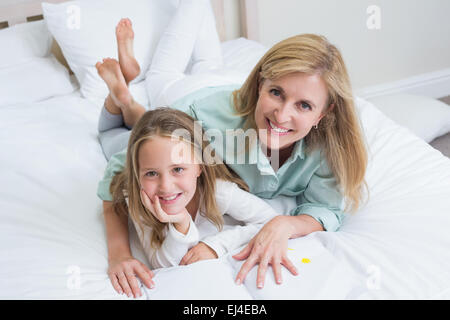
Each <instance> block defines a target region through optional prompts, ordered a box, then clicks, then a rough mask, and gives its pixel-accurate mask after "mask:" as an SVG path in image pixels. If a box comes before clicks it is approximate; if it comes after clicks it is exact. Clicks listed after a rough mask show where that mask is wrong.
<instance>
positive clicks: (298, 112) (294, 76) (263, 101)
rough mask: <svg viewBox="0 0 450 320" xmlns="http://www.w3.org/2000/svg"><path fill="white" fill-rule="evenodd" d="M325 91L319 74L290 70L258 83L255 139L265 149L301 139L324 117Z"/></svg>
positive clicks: (279, 146) (326, 97) (285, 146)
mask: <svg viewBox="0 0 450 320" xmlns="http://www.w3.org/2000/svg"><path fill="white" fill-rule="evenodd" d="M327 100H328V90H327V86H326V84H325V82H324V81H323V80H322V78H321V77H320V76H319V75H316V74H313V75H308V74H305V73H300V72H297V73H291V74H288V75H285V76H282V77H280V78H278V79H276V80H273V81H271V80H269V79H266V80H264V81H263V83H262V84H261V85H260V88H259V97H258V102H257V104H256V109H255V122H256V127H257V129H258V135H259V138H260V140H261V142H262V144H264V145H265V146H266V147H267V148H268V149H269V150H272V149H273V150H280V149H285V148H287V147H290V146H292V145H293V144H294V143H295V142H297V141H299V140H301V139H303V138H304V137H305V136H306V135H307V134H308V133H309V131H310V130H311V128H312V127H313V126H314V125H316V124H318V123H319V121H320V119H322V117H323V116H324V114H322V112H323V111H324V110H325V107H326V106H325V104H326V103H327Z"/></svg>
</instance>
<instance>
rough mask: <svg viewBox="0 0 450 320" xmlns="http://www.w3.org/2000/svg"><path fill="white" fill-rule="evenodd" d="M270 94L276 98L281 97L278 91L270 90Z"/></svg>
mask: <svg viewBox="0 0 450 320" xmlns="http://www.w3.org/2000/svg"><path fill="white" fill-rule="evenodd" d="M270 93H271V94H273V95H274V96H276V97H279V96H281V92H280V90H277V89H270Z"/></svg>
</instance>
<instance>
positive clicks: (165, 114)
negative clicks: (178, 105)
mask: <svg viewBox="0 0 450 320" xmlns="http://www.w3.org/2000/svg"><path fill="white" fill-rule="evenodd" d="M197 128H198V127H197ZM183 132H185V133H186V134H182V135H180V134H176V135H175V136H174V133H183ZM203 134H204V132H203V129H202V130H198V129H197V130H194V119H193V118H192V117H190V116H189V115H188V114H186V113H184V112H181V111H178V110H175V109H171V108H168V107H162V108H157V109H155V110H151V111H147V112H146V113H145V114H144V115H143V116H142V117H141V118H140V119H139V121H138V122H137V123H136V125H135V126H134V127H133V130H132V131H131V135H130V139H129V141H128V149H127V156H126V162H125V167H124V169H123V171H122V172H120V173H118V174H116V175H115V176H114V177H113V180H112V182H111V185H110V193H111V194H112V196H113V207H114V211H115V212H116V213H117V214H119V215H120V214H122V215H128V214H129V215H130V217H131V219H132V220H133V221H135V222H136V223H137V224H138V226H139V227H140V228H141V230H142V228H143V226H144V225H145V226H149V227H151V228H152V234H151V239H150V243H151V245H152V246H153V247H155V248H159V247H160V246H161V244H162V242H163V241H164V229H165V228H166V227H167V225H166V224H165V223H162V222H160V221H159V220H157V219H156V218H155V217H154V216H153V214H152V213H151V212H150V211H149V210H148V209H147V208H146V207H145V206H144V205H143V204H142V201H141V197H140V189H141V187H140V183H139V174H138V173H139V162H138V158H139V157H138V156H139V150H140V148H141V146H142V145H143V143H144V142H145V141H147V140H149V139H152V138H153V137H169V138H176V139H179V138H180V137H181V138H182V141H183V142H185V143H189V144H190V145H192V147H193V151H194V153H195V156H196V157H197V158H196V159H197V160H200V161H198V162H199V165H200V168H201V174H200V176H199V178H198V179H197V188H196V196H197V199H200V202H201V203H200V206H199V207H200V208H201V209H202V212H204V216H205V217H206V218H207V219H209V220H210V221H211V222H212V223H214V224H215V225H216V227H217V228H218V229H219V230H221V229H222V226H223V217H222V213H221V212H220V211H219V209H218V207H217V203H216V198H215V190H216V185H215V183H216V179H223V180H227V181H231V182H234V183H236V184H237V185H238V186H239V187H240V188H242V189H244V190H246V191H248V187H247V185H246V184H245V182H244V181H243V180H241V179H240V178H239V177H238V176H237V175H236V174H235V173H234V172H233V171H231V169H228V167H227V166H226V165H224V164H214V165H207V163H210V162H208V161H204V159H203V154H202V151H203V150H205V147H206V146H207V142H205V141H204V140H203ZM155 152H157V150H155ZM150 156H151V155H150ZM127 199H128V204H127ZM201 214H203V213H201Z"/></svg>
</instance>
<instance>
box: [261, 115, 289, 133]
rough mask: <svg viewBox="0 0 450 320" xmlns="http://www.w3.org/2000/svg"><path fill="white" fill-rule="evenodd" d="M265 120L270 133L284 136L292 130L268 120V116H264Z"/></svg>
mask: <svg viewBox="0 0 450 320" xmlns="http://www.w3.org/2000/svg"><path fill="white" fill-rule="evenodd" d="M266 121H267V128H268V132H269V133H270V134H274V135H278V136H285V135H287V134H289V133H291V132H292V131H293V130H292V129H288V128H285V127H283V126H280V125H278V124H275V123H274V122H273V121H270V120H269V119H268V118H266Z"/></svg>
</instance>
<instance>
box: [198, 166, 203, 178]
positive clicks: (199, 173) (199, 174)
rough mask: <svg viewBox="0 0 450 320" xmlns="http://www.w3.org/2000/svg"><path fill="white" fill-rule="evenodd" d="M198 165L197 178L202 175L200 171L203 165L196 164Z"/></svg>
mask: <svg viewBox="0 0 450 320" xmlns="http://www.w3.org/2000/svg"><path fill="white" fill-rule="evenodd" d="M198 167H199V170H198V173H197V178H198V177H200V176H201V175H202V173H203V166H198Z"/></svg>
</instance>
